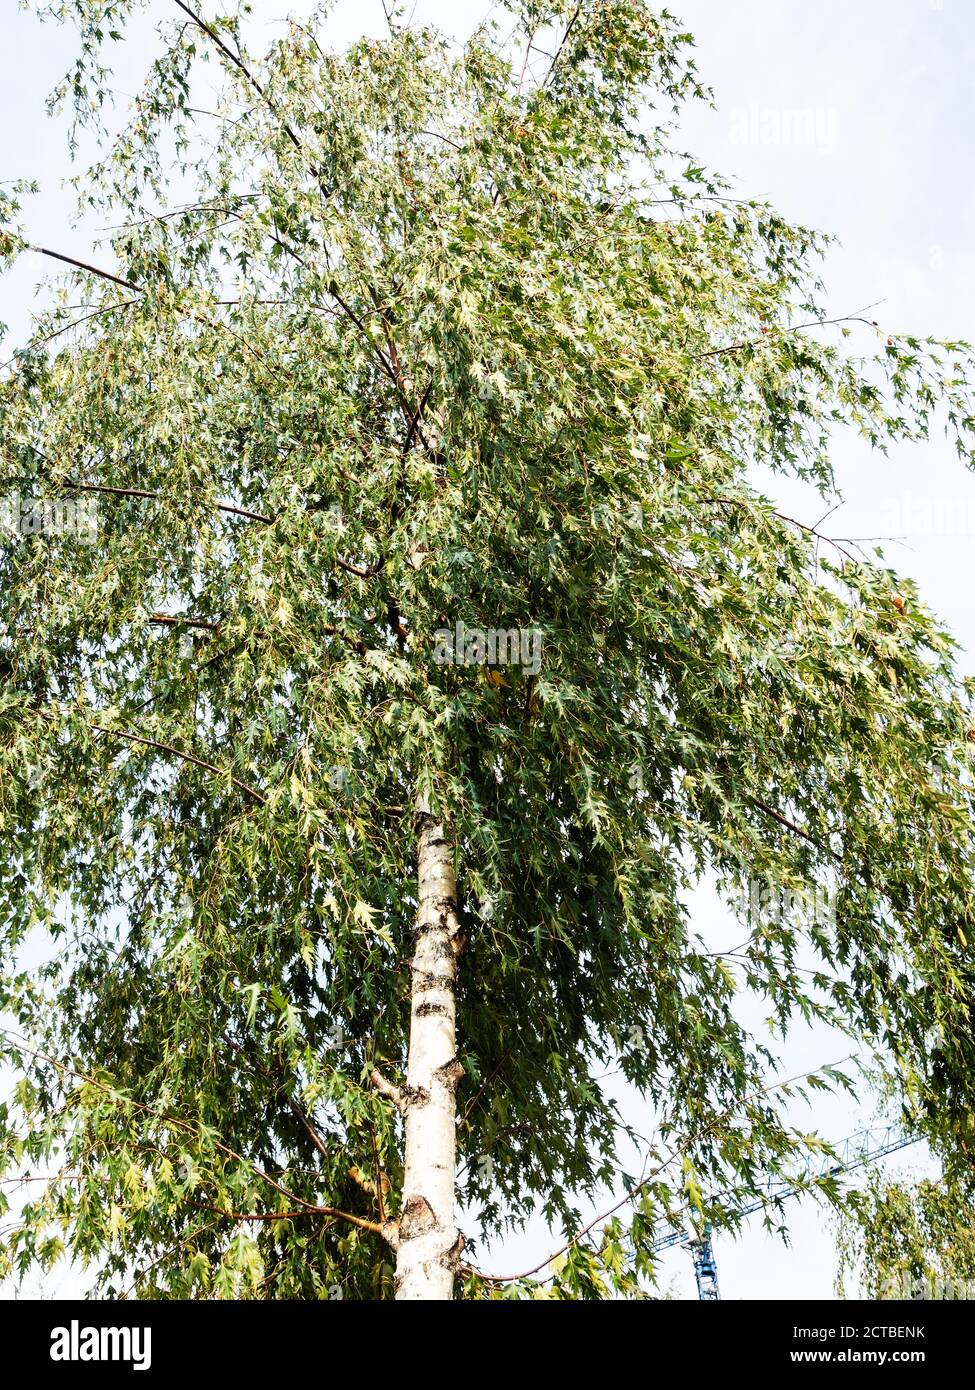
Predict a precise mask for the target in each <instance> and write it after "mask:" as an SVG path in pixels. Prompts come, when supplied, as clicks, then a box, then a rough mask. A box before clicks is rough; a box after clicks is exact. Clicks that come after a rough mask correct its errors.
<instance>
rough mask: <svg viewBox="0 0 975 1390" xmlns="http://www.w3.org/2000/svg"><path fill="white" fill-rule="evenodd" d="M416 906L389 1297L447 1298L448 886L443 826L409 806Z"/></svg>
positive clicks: (452, 1142)
mask: <svg viewBox="0 0 975 1390" xmlns="http://www.w3.org/2000/svg"><path fill="white" fill-rule="evenodd" d="M417 829H418V851H417V879H418V887H419V894H418V896H419V907H418V910H417V917H416V928H415V933H414V954H413V960H412V966H411V968H412V1007H411V1016H410V1052H409V1060H408V1063H407V1072H406V1085H405V1086H404V1087H403V1088H402V1108H403V1116H404V1128H405V1171H404V1176H403V1210H402V1213H401V1215H400V1223H399V1243H398V1247H397V1252H396V1297H397V1299H446V1298H452V1297H453V1293H454V1278H455V1275H456V1272H457V1265H458V1260H459V1257H460V1250H461V1245H462V1243H463V1242H462V1238H461V1237H460V1235H459V1233H458V1230H457V1226H456V1220H455V1214H454V1179H455V1172H454V1169H455V1161H456V1149H457V1132H456V1123H457V1121H456V1108H457V1107H456V1098H455V1097H456V1089H457V1083H458V1081H459V1080H460V1078H461V1077H462V1076H463V1074H464V1069H463V1067H462V1066H461V1065H460V1063H459V1062H458V1060H457V1051H456V1038H455V1015H456V1005H455V985H456V980H457V944H458V941H459V935H458V923H457V878H456V874H455V871H454V856H453V848H452V846H451V845H450V843H449V841H448V838H447V834H446V831H445V828H444V825H443V823H442V821H440V820H439V819H438V818H437V817H436V816H435V815H433V813H432V812H431V809H430V806H429V803H428V802H427V801H426V800H425V799H423V798H422V797H418V798H417Z"/></svg>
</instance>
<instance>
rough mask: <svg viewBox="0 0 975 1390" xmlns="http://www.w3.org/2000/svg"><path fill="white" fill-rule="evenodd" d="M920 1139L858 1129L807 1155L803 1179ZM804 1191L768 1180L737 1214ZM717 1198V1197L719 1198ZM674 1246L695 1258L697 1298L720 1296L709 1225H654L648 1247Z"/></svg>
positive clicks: (893, 1129)
mask: <svg viewBox="0 0 975 1390" xmlns="http://www.w3.org/2000/svg"><path fill="white" fill-rule="evenodd" d="M919 1138H920V1136H919V1135H917V1134H907V1133H905V1131H904V1130H903V1129H901V1128H900V1127H899V1126H898V1125H884V1126H882V1127H879V1128H873V1129H861V1130H858V1131H857V1133H856V1134H850V1135H848V1136H847V1138H846V1139H843V1140H841V1141H840V1143H839V1144H834V1145H833V1152H832V1153H831V1154H829V1155H828V1156H826V1157H823V1156H822V1155H816V1154H809V1155H808V1156H807V1158H806V1160H805V1163H804V1165H803V1166H804V1168H805V1173H804V1178H805V1179H809V1178H825V1177H837V1176H839V1174H841V1173H852V1172H853V1171H854V1170H855V1169H857V1168H862V1167H863V1166H864V1165H865V1164H867V1163H875V1162H876V1160H877V1159H878V1158H885V1157H886V1156H887V1154H892V1153H895V1152H896V1151H897V1150H898V1149H906V1148H907V1147H908V1145H909V1144H916V1143H917V1142H918V1140H919ZM807 1190H808V1189H807V1188H806V1186H805V1185H804V1182H795V1183H792V1182H777V1183H770V1184H769V1186H768V1190H767V1191H766V1192H765V1194H763V1195H762V1196H761V1197H756V1198H755V1199H754V1200H753V1201H751V1202H748V1203H746V1205H745V1206H742V1207H738V1208H737V1211H736V1215H737V1216H738V1217H739V1218H741V1219H744V1218H745V1217H746V1216H751V1215H752V1213H753V1212H756V1211H761V1210H762V1209H763V1207H767V1206H769V1205H771V1204H772V1203H778V1202H781V1201H784V1200H785V1198H787V1197H795V1196H797V1195H798V1194H799V1193H801V1192H805V1191H807ZM720 1200H721V1198H720V1197H719V1198H718V1201H720ZM674 1245H680V1246H681V1247H682V1248H683V1249H684V1250H687V1251H689V1252H690V1255H691V1258H692V1259H693V1261H694V1277H695V1279H696V1280H697V1296H698V1298H701V1299H706V1300H709V1301H711V1300H714V1299H719V1298H720V1297H721V1293H720V1291H719V1288H718V1267H717V1264H716V1262H715V1258H714V1251H713V1249H712V1247H711V1227H710V1225H705V1226H703V1227H702V1228H701V1230H698V1229H697V1228H696V1227H695V1226H694V1224H693V1223H692V1222H690V1221H688V1222H687V1226H686V1228H685V1229H683V1230H680V1229H678V1230H675V1229H674V1226H673V1222H662V1223H661V1224H660V1225H659V1226H658V1227H657V1233H656V1235H655V1236H654V1238H653V1243H652V1246H651V1249H653V1250H655V1251H657V1250H668V1249H670V1248H671V1247H672V1246H674Z"/></svg>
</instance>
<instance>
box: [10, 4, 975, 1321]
mask: <svg viewBox="0 0 975 1390" xmlns="http://www.w3.org/2000/svg"><path fill="white" fill-rule="evenodd" d="M488 7H489V0H451V2H450V3H443V0H441V3H435V2H434V0H419V3H418V4H417V7H416V18H417V20H423V21H427V22H432V23H435V24H437V25H439V26H440V27H441V28H443V29H445V30H446V31H447V32H449V33H452V34H455V35H457V36H462V35H463V34H465V33H466V32H468V31H469V30H470V29H471V28H472V27H473V25H474V24H475V23H476V22H477V21H478V20H479V19H481V18H482V17H483V16H484V15H485V13H486V12H487V10H488ZM171 8H172V7H171V5H170V3H169V0H152V4H151V6H150V15H151V16H154V17H156V18H163V17H168V16H169V13H170V11H171ZM204 8H205V9H207V10H210V9H211V8H212V6H211V5H210V4H207V5H206V6H204ZM253 8H254V12H255V15H256V17H257V19H258V20H259V21H261V23H262V24H265V23H266V26H267V28H268V32H270V30H271V26H272V25H273V24H274V23H275V22H276V21H278V20H279V19H280V18H281V17H282V16H284V15H285V14H287V13H289V12H300V13H306V12H307V11H308V10H309V9H310V8H311V6H310V4H309V3H307V0H299V3H294V4H289V3H288V0H253ZM669 8H671V9H673V10H674V11H676V12H677V13H678V14H679V15H680V16H681V18H682V19H683V20H684V21H685V24H686V27H687V28H688V29H689V30H691V31H692V32H693V33H694V34H695V36H696V39H697V61H698V65H699V68H700V71H701V76H702V78H703V80H704V81H705V82H706V83H709V84H710V85H711V86H712V87H713V88H714V92H715V102H716V108H717V109H716V110H714V111H710V110H708V109H706V108H703V107H701V108H699V109H696V110H693V111H690V112H688V114H687V117H686V120H685V122H684V125H683V129H682V133H681V145H682V147H683V148H685V149H687V150H689V151H692V152H693V153H694V154H695V155H696V156H697V157H698V159H699V161H700V162H701V163H704V164H706V165H708V166H710V167H711V168H713V169H716V170H718V171H719V172H721V173H723V174H725V175H726V176H728V177H733V178H734V179H735V180H736V182H737V188H736V189H735V190H734V191H735V192H736V193H737V195H738V196H742V197H765V198H768V199H769V200H770V201H771V202H773V203H774V204H775V205H776V207H777V208H778V210H779V211H780V212H781V213H783V214H784V215H785V216H787V217H788V218H790V219H791V220H795V221H800V222H804V223H807V224H812V225H814V226H817V227H820V228H822V229H823V230H827V231H829V232H831V233H834V234H836V235H837V236H838V237H839V238H840V244H839V245H838V246H836V247H834V248H833V250H832V251H831V253H830V256H829V258H828V261H827V266H826V272H825V278H826V281H827V287H828V289H829V302H830V306H831V308H832V310H833V312H834V313H837V314H840V313H847V312H852V311H855V310H857V309H859V308H861V307H862V306H864V305H868V304H876V307H875V308H874V309H873V310H872V311H871V315H870V316H871V317H873V318H876V319H877V320H878V321H879V322H880V323H881V324H882V325H883V326H884V327H885V328H886V327H889V328H891V329H895V330H899V331H900V330H903V331H910V332H915V333H918V334H921V335H926V334H928V333H930V334H933V335H935V336H946V337H948V336H954V337H962V338H967V339H968V340H970V341H973V340H975V276H973V269H975V253H973V244H972V237H973V230H975V187H973V183H972V180H971V178H970V171H971V158H970V153H969V148H970V142H971V133H972V129H973V114H975V112H973V107H975V80H973V76H975V74H973V59H975V5H973V4H972V3H971V0H815V3H809V0H733V3H728V0H683V2H681V0H672V3H671V4H670V5H669ZM363 31H368V32H370V33H375V34H377V35H379V34H382V33H383V32H384V31H385V20H384V17H383V13H382V6H381V4H380V0H338V3H337V6H336V12H335V15H334V18H333V20H332V22H331V32H332V33H333V34H334V35H335V37H336V41H337V42H339V43H342V42H346V41H348V39H350V38H353V37H355V36H356V35H357V34H358V33H361V32H363ZM150 41H151V27H150V25H149V24H148V23H147V22H145V21H140V22H139V23H138V24H137V25H135V26H134V28H133V31H132V39H131V42H130V43H128V44H127V45H126V47H125V49H124V50H121V52H119V57H120V59H121V62H120V64H119V67H118V70H117V76H116V78H115V82H114V85H115V87H116V89H117V91H118V93H119V102H120V108H122V109H124V105H125V102H126V98H127V96H128V95H129V94H131V93H132V92H133V91H134V89H135V87H136V86H137V85H138V82H139V81H140V79H141V73H142V71H143V69H144V66H145V61H146V57H147V54H148V53H149V51H150ZM116 51H118V50H116ZM73 52H74V34H73V31H72V30H70V29H69V28H65V29H59V28H57V27H56V26H53V25H49V24H48V25H44V26H41V25H39V24H38V23H37V21H36V19H34V18H33V17H32V16H30V15H27V14H24V13H23V12H22V11H21V10H20V9H19V8H18V6H17V4H16V0H0V130H2V131H3V137H2V142H0V179H2V180H9V179H14V178H24V177H32V178H36V179H37V180H38V181H39V182H40V183H41V184H42V186H43V192H42V195H41V196H40V197H39V198H38V199H36V200H32V202H31V204H30V206H29V207H28V209H27V211H26V213H25V221H26V223H27V225H28V227H29V229H30V235H31V236H32V238H33V239H34V240H36V241H39V242H42V243H44V244H47V245H49V246H53V247H55V248H57V249H61V250H64V251H67V252H69V253H70V254H73V255H77V256H80V257H82V258H84V256H85V254H86V252H88V251H90V250H91V241H92V235H93V231H92V229H90V228H72V227H71V225H70V213H71V209H72V206H73V198H72V195H71V192H70V190H66V189H64V188H63V187H62V180H63V179H64V178H65V177H66V176H67V175H68V174H69V173H70V172H71V170H70V166H69V163H68V160H67V155H66V140H65V131H66V125H65V122H64V121H51V120H49V119H48V118H47V117H46V115H45V97H46V95H47V93H48V92H49V91H50V89H51V88H52V87H53V85H54V83H55V82H56V81H57V79H58V78H59V77H60V76H61V75H62V73H63V72H64V70H65V68H66V67H67V65H68V63H69V62H70V60H71V58H72V56H73ZM46 269H47V267H38V266H37V265H36V263H35V264H33V265H31V264H28V263H27V262H26V261H22V262H21V263H20V264H19V266H18V267H17V269H16V270H15V272H14V274H13V275H12V276H7V277H5V278H4V279H3V280H2V281H0V321H2V322H4V323H6V324H8V325H9V326H10V329H11V331H10V333H9V335H8V337H7V339H6V341H5V346H4V350H3V353H2V354H0V355H2V356H7V355H9V352H10V351H11V350H12V348H13V347H14V346H16V343H17V341H18V340H19V339H21V338H22V337H23V336H24V335H25V333H26V332H27V330H28V329H29V321H30V308H31V302H32V301H31V287H32V285H33V283H34V280H35V278H36V276H37V274H38V273H41V272H42V271H43V270H46ZM877 301H880V302H879V303H878V302H877ZM835 460H836V469H837V474H838V477H839V480H840V485H841V488H842V491H843V493H844V496H845V499H846V501H845V505H844V506H843V508H842V509H841V510H840V511H839V512H837V513H836V514H835V515H834V516H833V517H832V518H831V519H830V522H829V524H828V527H827V528H825V529H829V528H832V530H831V531H830V534H834V535H842V536H870V537H872V536H876V537H880V536H897V537H900V538H902V539H900V540H898V541H896V542H894V543H888V544H887V545H886V547H885V548H886V552H887V556H888V561H889V563H891V564H892V565H893V566H894V567H895V568H897V569H899V570H901V571H902V572H906V573H908V574H910V575H911V576H913V577H914V578H915V579H916V580H917V581H918V583H919V586H920V591H921V595H922V597H923V598H924V599H925V600H926V602H928V603H929V604H930V605H931V606H932V607H933V608H934V609H935V610H936V611H937V612H938V613H940V614H941V615H942V616H943V617H944V618H945V619H947V621H948V623H949V625H950V626H951V628H952V630H953V631H954V633H955V635H956V637H957V638H958V639H959V640H960V641H961V643H962V645H963V647H964V648H965V650H966V652H973V651H975V594H973V589H972V584H971V578H970V556H971V553H972V547H973V538H975V476H972V475H971V474H970V473H968V472H966V470H965V469H964V468H963V467H962V465H961V464H960V463H959V462H958V460H957V458H956V457H955V455H954V453H953V450H952V448H951V447H950V445H949V444H948V443H947V442H946V441H943V440H941V441H936V442H935V443H933V444H931V445H928V446H923V447H908V446H901V447H897V448H895V449H893V450H892V452H891V455H890V457H888V458H883V457H881V456H871V454H870V453H869V450H868V449H867V447H866V446H865V445H864V444H862V443H860V442H859V441H856V440H853V439H852V438H850V439H843V438H840V439H838V440H837V446H836V450H835ZM778 495H779V497H780V498H782V499H783V500H784V501H788V502H789V504H790V509H791V510H792V514H794V515H799V516H801V517H802V518H803V519H805V520H808V521H810V522H811V521H814V520H816V519H817V517H818V515H820V514H821V512H822V507H821V506H820V508H819V511H818V512H817V510H816V500H815V499H810V498H809V497H808V496H807V495H805V494H804V493H803V492H802V490H801V489H799V488H789V487H783V485H782V484H781V483H780V484H779V485H778ZM971 669H972V664H971V660H970V659H969V658H967V657H966V659H965V660H964V661H963V670H964V671H965V672H968V671H969V670H971ZM694 913H695V921H696V924H697V925H698V928H699V930H700V931H701V932H702V933H703V934H704V935H705V936H706V937H707V938H708V939H709V940H713V941H714V943H715V944H716V945H721V944H724V945H727V944H730V941H731V939H732V937H733V934H734V931H735V923H734V921H733V920H732V919H731V918H730V916H729V914H728V913H727V911H726V910H725V909H724V908H723V907H722V906H721V905H720V904H719V903H717V901H716V900H714V899H713V898H712V897H711V896H710V895H709V894H708V893H707V892H706V891H702V893H701V894H700V895H699V896H698V898H696V899H695V902H694ZM729 933H730V934H731V935H729ZM757 1017H760V1014H756V1018H757ZM846 1050H848V1049H847V1048H844V1047H843V1046H842V1044H841V1043H837V1042H836V1040H835V1039H831V1038H830V1037H829V1036H828V1035H824V1033H823V1032H822V1031H818V1032H816V1033H811V1034H804V1035H800V1036H797V1037H796V1038H795V1039H794V1040H793V1041H792V1042H790V1044H789V1046H788V1047H787V1048H786V1053H785V1069H784V1073H783V1074H785V1073H788V1072H794V1071H796V1070H798V1069H800V1068H802V1067H806V1066H809V1067H812V1066H816V1065H818V1064H821V1063H823V1062H826V1061H830V1060H833V1059H834V1058H836V1057H838V1056H842V1055H843V1053H844V1052H845V1051H846ZM874 1118H875V1116H874V1113H873V1112H872V1110H870V1108H869V1106H864V1108H862V1109H858V1108H857V1107H856V1106H855V1105H854V1104H853V1102H852V1101H850V1100H849V1099H848V1098H845V1099H841V1100H832V1101H830V1100H826V1101H821V1102H820V1103H819V1104H818V1106H817V1108H816V1110H815V1111H814V1112H811V1113H806V1114H798V1113H797V1115H796V1120H797V1122H801V1124H802V1126H803V1128H805V1129H811V1128H818V1129H819V1131H820V1132H821V1133H822V1134H823V1135H824V1136H825V1137H827V1138H830V1139H839V1138H841V1137H842V1136H844V1135H846V1134H848V1133H850V1132H852V1131H854V1130H857V1129H858V1128H860V1127H861V1126H862V1125H864V1124H867V1123H870V1122H871V1121H872V1120H873V1119H874ZM908 1153H909V1154H911V1155H914V1156H915V1157H914V1159H913V1166H914V1167H915V1168H917V1167H918V1164H919V1163H923V1162H924V1158H923V1154H922V1155H920V1156H918V1151H917V1150H909V1151H908ZM891 1162H893V1161H891ZM895 1166H896V1169H897V1171H900V1172H904V1171H906V1170H908V1169H910V1168H911V1167H912V1162H910V1161H908V1159H907V1158H905V1157H904V1156H902V1157H901V1160H900V1162H899V1163H897V1164H896V1165H895ZM789 1219H790V1226H791V1231H792V1245H791V1247H785V1246H783V1244H782V1243H781V1241H778V1240H775V1239H772V1238H770V1237H767V1236H765V1235H764V1234H763V1233H762V1232H761V1230H760V1227H759V1224H758V1222H757V1221H756V1220H754V1218H753V1221H752V1224H751V1225H750V1226H749V1227H748V1229H747V1231H746V1233H745V1234H744V1235H743V1236H742V1237H741V1238H740V1239H739V1240H737V1241H734V1240H732V1239H731V1238H730V1237H721V1238H719V1240H718V1241H717V1243H716V1247H715V1249H716V1255H717V1261H718V1270H719V1278H720V1282H721V1288H722V1295H723V1297H725V1298H760V1299H772V1298H782V1297H798V1298H812V1297H827V1298H828V1297H831V1296H832V1280H833V1273H834V1267H835V1257H834V1248H833V1240H832V1236H831V1233H830V1230H829V1228H828V1221H827V1219H826V1218H825V1216H824V1214H823V1213H822V1212H821V1211H820V1210H819V1209H817V1208H816V1207H815V1206H814V1205H812V1204H811V1203H809V1202H803V1203H800V1202H794V1203H792V1205H791V1211H790V1218H789ZM549 1248H550V1247H549V1246H548V1245H547V1244H546V1240H545V1237H544V1235H543V1233H540V1232H539V1231H537V1230H534V1229H533V1230H531V1231H529V1232H528V1233H526V1234H525V1236H523V1237H519V1238H516V1239H512V1240H509V1241H507V1242H506V1243H505V1246H504V1249H503V1250H502V1249H497V1250H495V1251H492V1252H491V1255H490V1257H485V1258H484V1260H483V1263H484V1266H485V1268H487V1269H488V1270H491V1271H497V1272H504V1271H507V1270H512V1269H515V1268H518V1267H520V1266H522V1265H523V1264H524V1263H531V1262H532V1258H533V1257H534V1258H536V1259H537V1258H540V1257H541V1256H542V1255H544V1254H545V1253H546V1250H547V1249H549ZM663 1268H664V1279H663V1282H664V1284H666V1283H668V1282H669V1281H672V1286H673V1289H674V1291H675V1292H676V1293H677V1294H678V1296H681V1297H693V1295H694V1286H693V1279H692V1277H691V1267H690V1260H689V1258H688V1256H687V1255H686V1254H685V1253H683V1252H682V1251H680V1250H675V1251H672V1252H670V1253H669V1254H668V1255H666V1256H665V1257H664V1265H663ZM83 1287H84V1281H83V1280H81V1281H80V1282H79V1281H76V1280H75V1279H74V1278H73V1277H66V1278H60V1277H59V1278H58V1279H56V1280H55V1281H54V1282H53V1283H51V1284H49V1285H48V1286H47V1287H46V1288H45V1289H44V1292H46V1293H47V1294H48V1296H50V1295H51V1294H54V1295H55V1296H61V1297H64V1296H71V1295H74V1294H77V1293H78V1292H80V1290H81V1289H82V1288H83ZM27 1288H28V1290H29V1291H31V1292H34V1293H35V1294H36V1293H37V1292H39V1291H40V1290H39V1286H38V1285H37V1283H36V1281H33V1282H30V1281H29V1283H28V1286H27ZM7 1296H10V1291H9V1290H8V1291H7Z"/></svg>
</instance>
